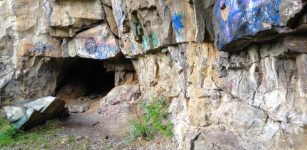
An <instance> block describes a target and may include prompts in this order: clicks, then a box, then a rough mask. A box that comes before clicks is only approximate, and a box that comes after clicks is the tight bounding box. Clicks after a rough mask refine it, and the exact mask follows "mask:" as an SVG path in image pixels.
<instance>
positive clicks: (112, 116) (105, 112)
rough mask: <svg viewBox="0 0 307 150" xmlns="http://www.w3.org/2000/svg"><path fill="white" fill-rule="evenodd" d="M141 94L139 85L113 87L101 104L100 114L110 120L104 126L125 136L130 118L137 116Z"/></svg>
mask: <svg viewBox="0 0 307 150" xmlns="http://www.w3.org/2000/svg"><path fill="white" fill-rule="evenodd" d="M140 96H141V93H140V89H139V85H130V84H126V85H121V86H118V87H115V88H114V89H112V90H111V91H110V92H109V93H108V95H106V96H105V97H104V98H102V99H101V100H100V104H99V105H100V106H99V109H100V110H99V114H101V116H102V117H103V118H104V120H108V122H107V123H105V124H104V127H105V128H106V129H107V130H109V131H110V132H111V131H112V132H113V133H114V134H117V135H122V136H125V133H126V134H127V133H128V128H129V120H134V119H136V117H137V108H138V104H139V101H140V99H139V98H140Z"/></svg>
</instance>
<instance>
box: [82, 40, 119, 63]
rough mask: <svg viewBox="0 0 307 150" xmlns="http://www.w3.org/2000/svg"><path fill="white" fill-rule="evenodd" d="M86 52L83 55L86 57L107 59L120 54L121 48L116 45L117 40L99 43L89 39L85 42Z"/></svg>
mask: <svg viewBox="0 0 307 150" xmlns="http://www.w3.org/2000/svg"><path fill="white" fill-rule="evenodd" d="M83 48H84V50H85V51H83V52H82V49H81V52H80V53H81V54H82V55H84V56H88V55H89V56H90V57H91V58H95V59H107V58H109V57H114V56H115V55H116V54H117V53H118V52H119V48H118V46H117V45H116V42H115V40H107V41H97V40H95V39H94V38H87V39H85V42H84V47H83Z"/></svg>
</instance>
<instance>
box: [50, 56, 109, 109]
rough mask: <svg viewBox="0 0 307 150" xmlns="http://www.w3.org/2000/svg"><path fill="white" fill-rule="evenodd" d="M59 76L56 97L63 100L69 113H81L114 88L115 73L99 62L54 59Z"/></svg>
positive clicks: (79, 59)
mask: <svg viewBox="0 0 307 150" xmlns="http://www.w3.org/2000/svg"><path fill="white" fill-rule="evenodd" d="M56 63H57V66H58V70H59V72H58V73H59V74H58V81H57V88H56V96H57V97H59V98H61V99H63V100H64V101H65V102H66V104H67V107H68V109H69V111H70V112H71V113H82V112H85V111H87V110H88V109H89V107H90V105H91V104H92V103H94V102H95V101H97V100H99V99H100V98H102V97H103V96H105V95H106V94H107V93H108V92H109V91H110V90H111V89H112V88H114V86H115V85H114V83H115V81H114V79H115V73H114V72H108V71H107V70H106V69H105V68H104V62H103V61H100V60H93V59H84V58H59V59H56Z"/></svg>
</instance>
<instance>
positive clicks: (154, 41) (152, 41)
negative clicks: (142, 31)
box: [143, 32, 160, 50]
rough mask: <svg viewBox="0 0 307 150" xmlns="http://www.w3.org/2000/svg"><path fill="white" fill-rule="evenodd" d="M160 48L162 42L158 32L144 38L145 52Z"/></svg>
mask: <svg viewBox="0 0 307 150" xmlns="http://www.w3.org/2000/svg"><path fill="white" fill-rule="evenodd" d="M159 46H160V40H159V37H158V34H157V33H156V32H154V33H152V34H148V35H145V36H143V47H144V49H145V50H149V49H151V48H158V47H159Z"/></svg>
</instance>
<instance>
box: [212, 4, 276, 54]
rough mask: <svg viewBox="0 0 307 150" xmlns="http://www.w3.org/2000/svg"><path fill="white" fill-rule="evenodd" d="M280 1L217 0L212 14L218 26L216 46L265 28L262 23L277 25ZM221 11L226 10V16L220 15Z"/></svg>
mask: <svg viewBox="0 0 307 150" xmlns="http://www.w3.org/2000/svg"><path fill="white" fill-rule="evenodd" d="M280 3H281V0H217V3H216V4H215V6H214V14H215V15H214V16H215V21H216V22H217V27H218V30H217V31H216V32H217V37H216V38H217V46H218V48H219V49H222V48H223V47H224V46H225V45H226V44H228V43H230V42H232V41H234V40H237V39H239V38H242V37H245V36H250V35H255V34H257V33H258V32H260V31H263V30H265V29H266V27H265V26H264V24H269V25H279V24H280V22H281V17H280V13H279V6H280ZM226 8H227V9H226ZM223 11H228V12H224V15H225V14H226V18H225V16H224V18H223V16H222V12H223Z"/></svg>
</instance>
